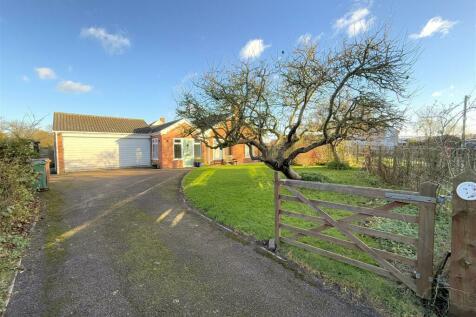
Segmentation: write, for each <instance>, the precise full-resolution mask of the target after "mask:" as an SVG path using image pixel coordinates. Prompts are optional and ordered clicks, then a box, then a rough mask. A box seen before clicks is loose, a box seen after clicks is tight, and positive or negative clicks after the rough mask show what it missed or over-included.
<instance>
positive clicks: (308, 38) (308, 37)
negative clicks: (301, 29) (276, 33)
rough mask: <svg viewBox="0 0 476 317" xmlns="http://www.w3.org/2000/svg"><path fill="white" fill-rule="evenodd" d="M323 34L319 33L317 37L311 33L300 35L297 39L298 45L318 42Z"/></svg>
mask: <svg viewBox="0 0 476 317" xmlns="http://www.w3.org/2000/svg"><path fill="white" fill-rule="evenodd" d="M323 35H324V33H319V34H318V35H317V36H312V34H311V33H305V34H301V35H300V36H299V37H298V39H297V44H298V45H304V46H306V45H309V44H313V43H316V42H318V41H319V40H320V39H321V37H322V36H323Z"/></svg>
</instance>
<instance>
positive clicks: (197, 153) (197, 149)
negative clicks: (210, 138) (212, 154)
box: [193, 143, 202, 159]
mask: <svg viewBox="0 0 476 317" xmlns="http://www.w3.org/2000/svg"><path fill="white" fill-rule="evenodd" d="M193 152H194V153H195V154H194V156H195V158H196V159H199V158H201V157H202V145H201V144H200V143H195V144H194V145H193Z"/></svg>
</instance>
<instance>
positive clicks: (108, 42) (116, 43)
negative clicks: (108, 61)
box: [81, 27, 131, 54]
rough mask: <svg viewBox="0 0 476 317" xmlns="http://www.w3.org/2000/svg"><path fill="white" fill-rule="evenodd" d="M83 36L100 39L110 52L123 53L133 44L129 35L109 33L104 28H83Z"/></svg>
mask: <svg viewBox="0 0 476 317" xmlns="http://www.w3.org/2000/svg"><path fill="white" fill-rule="evenodd" d="M81 37H83V38H91V39H94V40H97V41H99V42H100V43H101V45H102V47H103V48H104V49H105V50H106V52H108V53H109V54H122V53H123V52H124V51H125V50H126V49H127V48H129V47H130V46H131V41H130V40H129V39H128V38H127V37H125V36H124V35H122V34H112V33H108V32H107V30H106V29H104V28H98V27H89V28H83V29H81Z"/></svg>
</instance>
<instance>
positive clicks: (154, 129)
mask: <svg viewBox="0 0 476 317" xmlns="http://www.w3.org/2000/svg"><path fill="white" fill-rule="evenodd" d="M179 121H180V120H173V121H170V122H167V123H163V124H161V125H155V126H152V127H151V129H150V133H155V132H160V131H162V130H163V129H166V128H168V127H170V126H171V125H173V124H175V123H177V122H179Z"/></svg>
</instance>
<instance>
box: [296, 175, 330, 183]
mask: <svg viewBox="0 0 476 317" xmlns="http://www.w3.org/2000/svg"><path fill="white" fill-rule="evenodd" d="M300 174H301V177H302V180H304V181H310V182H320V183H328V182H329V181H330V178H329V177H327V176H325V175H322V174H319V173H316V172H305V173H300Z"/></svg>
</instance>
